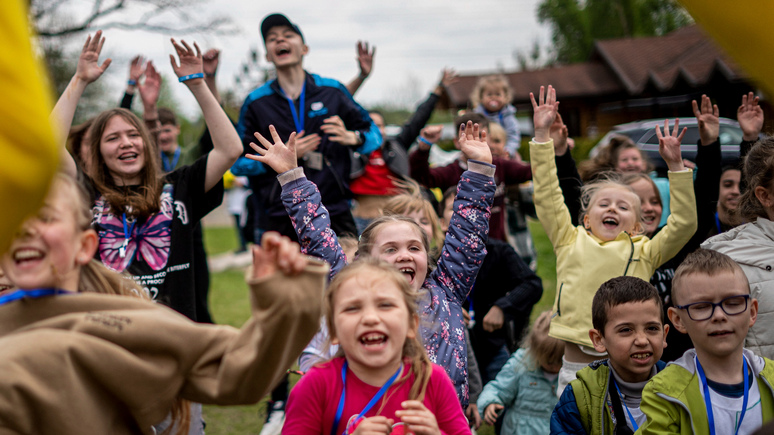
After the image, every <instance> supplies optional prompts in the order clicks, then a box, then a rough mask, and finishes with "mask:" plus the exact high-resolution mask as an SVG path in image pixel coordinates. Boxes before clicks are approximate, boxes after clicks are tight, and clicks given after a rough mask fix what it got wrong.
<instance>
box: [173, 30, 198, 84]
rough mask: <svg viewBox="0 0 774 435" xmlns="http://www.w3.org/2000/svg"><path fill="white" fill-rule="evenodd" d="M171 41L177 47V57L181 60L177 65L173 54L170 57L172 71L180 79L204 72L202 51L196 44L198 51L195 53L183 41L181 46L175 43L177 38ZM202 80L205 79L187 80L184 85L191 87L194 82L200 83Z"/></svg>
mask: <svg viewBox="0 0 774 435" xmlns="http://www.w3.org/2000/svg"><path fill="white" fill-rule="evenodd" d="M171 41H172V45H173V46H174V47H175V51H176V52H177V56H178V57H179V58H180V64H178V63H177V61H176V60H175V56H174V55H172V54H170V55H169V60H170V63H171V64H172V69H173V70H174V71H175V74H176V75H177V76H178V77H185V76H188V75H191V74H196V73H203V72H204V67H203V60H202V51H201V50H200V49H199V46H198V45H197V44H196V43H195V42H194V48H195V49H196V50H195V51H194V49H193V48H191V46H190V45H188V43H186V42H185V41H183V40H181V41H180V43H179V44H178V43H177V42H176V41H175V38H172V39H171ZM201 80H203V79H194V80H186V81H185V82H184V83H185V84H186V85H189V84H192V82H199V81H201Z"/></svg>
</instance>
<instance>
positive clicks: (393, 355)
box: [283, 257, 470, 435]
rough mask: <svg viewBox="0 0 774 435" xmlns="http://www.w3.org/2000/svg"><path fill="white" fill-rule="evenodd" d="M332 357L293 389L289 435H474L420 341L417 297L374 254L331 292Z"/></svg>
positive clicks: (449, 386)
mask: <svg viewBox="0 0 774 435" xmlns="http://www.w3.org/2000/svg"><path fill="white" fill-rule="evenodd" d="M324 305H325V318H326V320H327V326H328V330H329V331H330V338H331V342H332V343H334V344H338V345H339V351H338V353H337V355H336V357H335V358H333V359H332V360H330V361H328V362H326V363H323V364H319V365H317V366H315V367H314V368H312V370H311V371H309V373H307V374H306V375H304V376H303V377H302V378H301V380H300V381H299V382H298V384H297V385H296V386H295V388H294V389H293V390H292V391H291V392H290V398H289V400H288V406H287V417H286V420H285V426H284V427H283V433H293V434H328V433H330V434H365V433H383V434H390V433H404V432H395V431H394V430H395V429H397V428H398V427H399V426H400V425H404V426H405V427H403V428H402V429H404V430H405V433H415V434H417V435H419V434H441V433H445V434H455V433H458V434H467V433H470V430H469V429H468V426H467V422H466V420H465V417H464V415H463V414H462V408H461V407H460V404H459V402H458V401H457V396H456V394H455V392H454V388H453V387H452V384H451V382H450V381H449V377H448V376H447V375H446V372H444V370H443V369H442V368H441V367H439V366H437V365H435V364H433V363H431V362H430V360H429V359H428V357H427V354H426V352H425V350H424V349H423V348H422V345H421V344H420V342H419V338H418V333H419V315H418V314H417V308H418V307H417V294H416V293H415V291H414V290H413V289H412V288H411V286H410V285H409V283H408V281H407V280H406V279H405V278H404V277H403V274H402V273H400V272H399V271H398V270H396V269H395V267H393V266H392V265H390V264H388V263H386V262H383V261H381V260H378V259H376V258H373V257H365V258H362V259H358V260H357V261H355V262H354V263H352V264H351V265H349V266H347V267H345V268H343V269H342V270H341V272H340V273H339V274H338V275H337V276H336V278H334V279H333V281H331V284H330V286H329V287H328V290H327V292H326V294H325V298H324Z"/></svg>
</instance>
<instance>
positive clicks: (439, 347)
mask: <svg viewBox="0 0 774 435" xmlns="http://www.w3.org/2000/svg"><path fill="white" fill-rule="evenodd" d="M270 131H271V132H272V135H273V139H274V141H275V144H274V145H272V144H271V143H270V142H269V141H267V140H266V139H264V138H263V137H262V136H261V135H260V134H257V133H256V138H258V140H259V141H260V142H261V144H262V145H263V147H259V146H258V145H255V144H251V146H252V147H253V148H254V149H255V150H256V152H257V153H258V154H259V155H248V156H247V157H248V158H251V159H254V160H258V161H260V162H263V163H265V164H268V165H269V166H271V167H272V169H274V170H275V171H276V172H277V173H278V174H280V175H279V176H278V177H277V178H278V180H279V182H280V184H281V185H282V202H283V203H284V204H285V208H286V209H287V210H288V214H289V215H290V219H291V221H292V222H293V226H294V227H295V228H296V232H297V233H298V238H299V240H300V242H301V246H302V249H303V250H304V252H305V253H307V254H309V255H313V256H315V257H318V258H323V259H325V260H326V261H327V262H328V263H329V264H330V265H331V276H334V275H335V274H336V273H338V271H339V270H340V269H341V268H342V267H343V266H344V265H345V264H346V259H345V257H344V255H343V253H342V250H341V246H340V245H339V243H338V239H337V238H336V234H335V233H334V232H333V231H332V230H331V228H330V220H329V217H328V212H327V210H325V208H324V207H323V206H322V203H321V202H320V193H319V191H318V190H317V188H316V186H315V185H314V184H313V183H311V182H309V181H308V180H307V179H306V178H305V177H304V174H303V169H300V168H297V159H296V153H295V136H294V135H291V137H290V139H289V140H288V144H287V146H286V145H285V144H283V143H282V142H281V141H280V139H279V136H277V135H276V131H275V130H274V128H273V127H272V128H270ZM459 143H460V147H461V149H462V152H463V153H465V155H466V156H467V158H468V159H470V160H472V161H471V162H470V163H469V165H468V170H467V171H466V172H465V173H464V174H463V176H462V178H461V179H460V183H459V186H458V193H457V198H456V200H455V203H454V215H453V216H452V221H451V224H450V225H449V232H448V233H447V235H446V243H444V245H443V249H442V252H441V256H440V260H439V261H438V264H437V268H435V269H433V264H432V262H431V261H430V258H429V256H428V251H429V246H430V243H429V239H428V236H427V234H426V233H425V232H424V231H423V230H422V229H421V228H420V227H419V226H418V225H417V224H416V223H415V222H414V221H413V220H411V219H408V218H405V217H398V216H385V217H382V218H379V219H376V220H375V221H374V222H372V223H371V224H370V225H369V226H368V227H367V228H366V229H365V231H363V234H361V236H360V243H359V245H358V255H361V256H364V255H370V256H374V257H378V258H380V259H382V260H385V261H387V262H388V263H390V264H392V265H393V266H395V268H397V269H398V270H400V271H401V273H403V276H404V277H405V278H406V279H407V280H408V281H409V284H410V285H411V288H412V289H413V290H414V291H416V292H418V293H419V298H420V300H419V304H418V305H419V313H420V316H421V319H422V322H421V323H420V326H419V332H420V336H421V338H422V342H423V344H424V346H425V351H426V352H427V354H428V356H429V357H430V361H432V362H434V363H436V364H438V365H440V366H442V367H443V368H444V369H446V372H447V373H448V374H449V377H450V378H451V379H452V383H453V384H454V387H455V389H456V391H457V396H458V398H459V400H460V402H461V403H462V405H463V408H466V407H467V402H468V383H467V378H468V376H467V352H466V343H465V340H464V332H463V331H464V330H463V328H464V327H465V326H464V322H463V319H462V303H463V302H464V301H465V298H466V297H467V294H468V293H469V292H470V289H471V287H472V286H473V283H474V281H475V277H476V274H477V273H478V269H479V267H480V266H481V262H482V261H483V259H484V257H485V256H486V249H485V247H484V244H485V243H486V238H487V232H488V229H489V216H490V208H491V206H492V198H493V196H494V186H495V185H494V179H493V175H494V166H493V165H492V164H491V161H492V155H491V153H490V152H489V147H488V145H487V144H486V134H485V133H480V132H479V127H478V125H473V123H471V122H469V123H468V124H467V126H461V127H460V138H459ZM321 341H324V340H321Z"/></svg>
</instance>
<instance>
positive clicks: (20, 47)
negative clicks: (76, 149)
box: [0, 0, 59, 252]
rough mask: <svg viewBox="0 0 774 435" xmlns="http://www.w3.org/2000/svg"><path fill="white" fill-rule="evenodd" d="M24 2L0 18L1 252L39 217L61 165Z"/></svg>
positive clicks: (8, 3) (9, 6)
mask: <svg viewBox="0 0 774 435" xmlns="http://www.w3.org/2000/svg"><path fill="white" fill-rule="evenodd" d="M27 4H28V2H27V1H25V0H5V1H3V12H2V13H1V14H0V47H2V48H3V49H2V51H0V95H2V96H3V97H2V99H0V204H3V213H2V214H1V215H0V252H4V251H5V250H6V248H7V247H8V243H9V242H10V238H11V236H12V235H13V234H14V232H15V231H16V229H17V228H18V226H19V225H20V224H21V222H22V221H23V220H24V219H25V218H26V217H27V216H29V215H31V214H32V213H34V212H36V211H37V210H38V209H39V208H40V206H41V204H42V202H43V198H44V196H45V195H46V192H47V191H48V188H49V185H50V184H51V179H52V177H53V176H54V172H55V171H56V169H57V165H58V164H59V147H58V142H57V139H56V137H55V135H54V131H53V129H52V127H51V123H50V122H49V115H50V113H51V107H52V106H51V95H50V88H49V86H48V81H47V80H46V76H45V73H44V69H43V68H42V67H41V65H40V63H39V61H38V59H36V58H35V55H34V54H33V50H32V41H31V35H30V32H29V27H30V26H29V22H28V19H27Z"/></svg>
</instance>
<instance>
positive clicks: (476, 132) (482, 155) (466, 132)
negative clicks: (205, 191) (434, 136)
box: [457, 121, 492, 163]
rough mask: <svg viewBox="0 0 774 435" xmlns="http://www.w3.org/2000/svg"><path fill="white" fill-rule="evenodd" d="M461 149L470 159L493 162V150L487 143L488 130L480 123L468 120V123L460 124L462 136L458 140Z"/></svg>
mask: <svg viewBox="0 0 774 435" xmlns="http://www.w3.org/2000/svg"><path fill="white" fill-rule="evenodd" d="M457 143H458V144H459V147H460V151H462V154H464V155H465V158H466V159H468V160H478V161H480V162H484V163H492V151H491V150H490V149H489V144H487V143H486V131H485V130H482V129H481V128H480V127H479V126H478V124H473V121H468V124H467V125H465V124H460V136H459V140H458V141H457Z"/></svg>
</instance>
